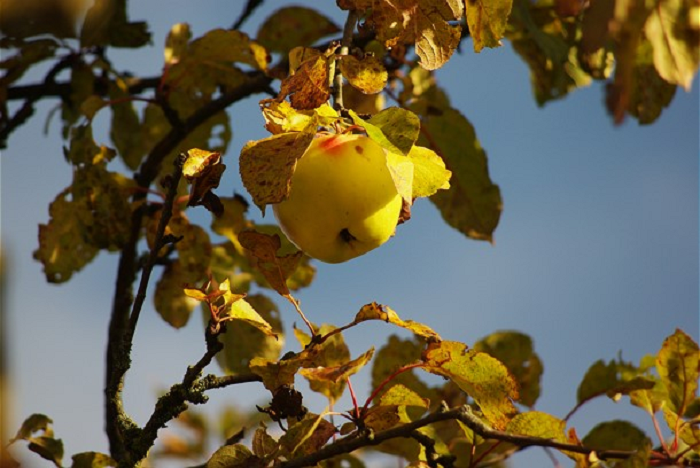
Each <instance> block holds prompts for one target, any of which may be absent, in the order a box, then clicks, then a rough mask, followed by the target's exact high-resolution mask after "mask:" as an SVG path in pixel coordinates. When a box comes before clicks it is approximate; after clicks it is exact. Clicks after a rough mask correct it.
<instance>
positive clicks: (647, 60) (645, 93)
mask: <svg viewBox="0 0 700 468" xmlns="http://www.w3.org/2000/svg"><path fill="white" fill-rule="evenodd" d="M676 89H677V86H676V85H674V84H671V83H669V82H667V81H665V80H664V79H663V78H661V76H659V73H658V72H657V71H656V68H654V64H653V63H652V47H651V43H650V42H649V41H647V40H643V41H641V42H640V44H639V46H638V47H637V55H636V62H635V67H634V69H633V71H632V77H631V82H630V91H629V104H628V105H627V112H628V113H629V114H630V115H631V116H633V117H635V118H637V120H639V123H640V124H643V125H646V124H650V123H653V122H654V121H656V119H658V118H659V116H660V115H661V112H662V111H663V110H664V108H666V107H668V105H669V104H670V103H671V101H672V100H673V97H674V96H675V94H676Z"/></svg>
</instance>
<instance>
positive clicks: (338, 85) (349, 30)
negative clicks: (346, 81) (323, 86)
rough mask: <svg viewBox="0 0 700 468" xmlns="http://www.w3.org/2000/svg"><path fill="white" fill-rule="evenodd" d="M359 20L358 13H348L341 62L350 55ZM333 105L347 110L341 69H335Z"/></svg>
mask: <svg viewBox="0 0 700 468" xmlns="http://www.w3.org/2000/svg"><path fill="white" fill-rule="evenodd" d="M357 18H358V15H357V11H355V10H350V11H348V17H347V19H346V20H345V26H344V27H343V39H342V41H341V43H340V60H342V59H343V56H345V55H348V54H349V53H350V47H351V46H352V41H353V32H354V31H355V25H356V24H357ZM333 104H334V107H335V108H336V110H343V109H344V108H345V107H344V104H343V73H342V72H341V71H340V67H336V68H335V77H334V78H333Z"/></svg>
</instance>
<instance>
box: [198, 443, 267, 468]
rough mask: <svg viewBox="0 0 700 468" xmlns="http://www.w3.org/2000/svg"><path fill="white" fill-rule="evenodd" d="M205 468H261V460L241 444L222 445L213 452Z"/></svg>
mask: <svg viewBox="0 0 700 468" xmlns="http://www.w3.org/2000/svg"><path fill="white" fill-rule="evenodd" d="M205 466H206V468H262V467H263V466H264V464H263V463H262V461H261V460H260V459H259V458H258V457H256V456H255V455H253V454H252V453H251V452H250V450H248V447H246V446H245V445H241V444H235V445H224V446H223V447H221V448H220V449H219V450H217V451H216V452H214V454H213V455H212V456H211V458H210V459H209V461H207V464H206V465H205Z"/></svg>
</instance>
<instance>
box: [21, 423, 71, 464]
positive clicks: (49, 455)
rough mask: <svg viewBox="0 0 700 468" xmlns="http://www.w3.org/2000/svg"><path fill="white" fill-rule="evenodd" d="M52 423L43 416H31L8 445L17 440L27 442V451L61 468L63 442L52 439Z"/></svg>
mask: <svg viewBox="0 0 700 468" xmlns="http://www.w3.org/2000/svg"><path fill="white" fill-rule="evenodd" d="M52 424H53V421H52V420H51V419H50V418H49V417H48V416H45V415H43V414H32V415H31V416H29V417H28V418H27V419H25V420H24V422H22V426H21V427H20V428H19V430H18V431H17V434H15V436H14V437H13V438H12V439H11V440H10V442H9V443H10V444H12V443H14V442H16V441H18V440H26V441H27V442H29V445H28V447H27V448H28V449H29V450H31V451H32V452H34V453H36V454H37V455H39V456H40V457H41V458H43V459H45V460H49V461H50V462H53V464H54V465H56V466H57V467H58V468H60V467H61V459H62V458H63V442H62V441H61V439H55V438H54V437H53V428H52V427H51V425H52Z"/></svg>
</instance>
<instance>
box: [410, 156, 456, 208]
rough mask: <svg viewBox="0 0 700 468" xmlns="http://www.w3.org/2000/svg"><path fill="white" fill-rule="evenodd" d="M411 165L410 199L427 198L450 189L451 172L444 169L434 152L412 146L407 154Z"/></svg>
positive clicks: (443, 163) (439, 158)
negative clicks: (411, 183) (439, 191)
mask: <svg viewBox="0 0 700 468" xmlns="http://www.w3.org/2000/svg"><path fill="white" fill-rule="evenodd" d="M408 158H409V159H410V160H411V162H412V163H413V188H412V195H411V196H412V197H413V198H414V199H416V198H418V197H429V196H431V195H434V194H435V193H436V192H437V191H438V190H441V189H442V190H447V189H449V188H450V177H451V176H452V172H450V171H449V170H447V169H446V168H445V162H444V161H443V160H442V158H441V157H440V156H438V155H437V153H435V151H433V150H431V149H428V148H423V147H422V146H414V147H412V148H411V151H410V152H409V153H408Z"/></svg>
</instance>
